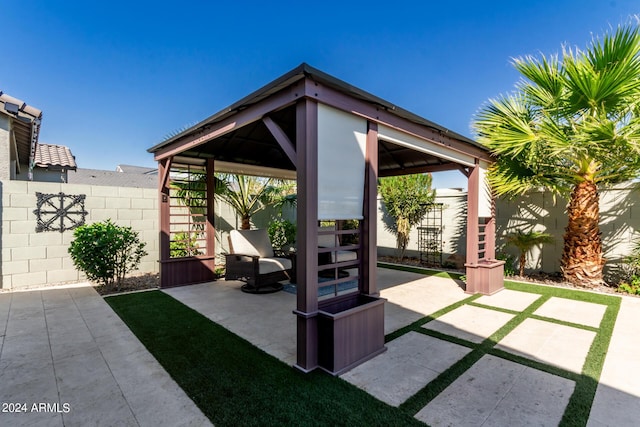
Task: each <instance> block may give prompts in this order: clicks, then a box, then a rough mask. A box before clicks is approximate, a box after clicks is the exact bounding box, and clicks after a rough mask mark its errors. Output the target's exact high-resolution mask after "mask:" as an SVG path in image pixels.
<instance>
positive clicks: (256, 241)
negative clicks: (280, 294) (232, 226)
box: [225, 229, 295, 294]
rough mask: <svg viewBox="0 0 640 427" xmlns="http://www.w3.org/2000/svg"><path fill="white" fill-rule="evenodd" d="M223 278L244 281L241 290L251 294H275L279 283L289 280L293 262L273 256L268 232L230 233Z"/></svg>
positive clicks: (277, 255) (236, 231)
mask: <svg viewBox="0 0 640 427" xmlns="http://www.w3.org/2000/svg"><path fill="white" fill-rule="evenodd" d="M229 251H230V253H229V254H227V255H226V261H227V265H226V271H225V278H226V279H227V280H240V281H243V282H246V283H245V284H244V285H242V288H241V289H242V291H243V292H248V293H253V294H265V293H270V292H277V291H279V290H281V289H282V284H281V283H278V282H280V281H281V280H287V279H291V277H292V274H291V272H292V268H293V263H294V262H295V259H293V258H292V257H286V256H285V255H284V254H281V253H278V254H276V253H275V252H274V250H273V246H272V245H271V241H270V240H269V235H268V234H267V230H265V229H259V230H231V232H230V233H229Z"/></svg>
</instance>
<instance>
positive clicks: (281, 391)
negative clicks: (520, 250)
mask: <svg viewBox="0 0 640 427" xmlns="http://www.w3.org/2000/svg"><path fill="white" fill-rule="evenodd" d="M385 267H386V265H385ZM394 268H397V269H402V270H407V271H413V272H418V273H422V274H429V275H439V276H445V277H452V278H453V277H455V278H458V277H457V276H454V275H451V274H450V273H442V272H433V271H428V270H424V269H420V268H398V267H394ZM505 288H507V289H512V290H517V291H521V292H530V293H535V294H539V295H541V297H540V298H539V299H538V300H536V301H535V302H534V303H533V304H532V305H531V306H529V307H528V308H527V309H526V310H524V311H523V312H511V313H513V314H514V315H515V317H514V318H513V319H512V320H511V321H509V322H508V323H507V324H506V325H504V326H503V327H502V328H500V329H499V330H498V331H496V332H495V333H494V334H493V335H492V336H491V337H489V338H488V339H486V340H485V341H483V342H482V343H479V344H473V343H470V342H466V341H464V340H460V339H457V338H454V337H449V336H446V335H443V334H439V333H437V332H434V331H429V330H427V329H424V328H422V325H424V324H425V323H427V322H429V321H432V320H433V319H436V318H438V317H439V316H442V315H444V314H446V313H448V312H450V311H451V310H454V309H455V308H457V307H460V306H461V305H464V304H470V305H478V304H477V303H476V302H475V300H476V299H477V298H479V296H480V295H473V296H470V297H469V298H466V299H464V300H463V301H460V302H458V303H456V304H453V305H451V306H449V307H446V308H444V309H442V310H440V311H438V312H436V313H433V314H432V315H430V316H427V317H424V318H423V319H420V320H418V321H416V322H414V323H413V324H411V325H408V326H407V327H405V328H402V329H400V330H398V331H396V332H394V333H392V334H390V335H388V336H387V337H386V340H387V342H388V341H391V340H392V339H395V338H397V337H399V336H401V335H403V334H405V333H407V332H409V331H415V332H418V333H422V334H428V335H433V336H436V337H437V338H440V339H445V340H448V341H452V342H455V343H457V344H460V345H464V346H467V347H470V348H471V349H472V351H471V352H470V353H469V354H468V355H467V356H465V357H464V358H462V359H461V360H460V361H458V362H457V363H455V364H454V365H453V366H451V367H450V368H449V369H447V370H446V371H445V372H443V373H442V374H441V375H440V376H438V377H437V378H436V379H435V380H434V381H432V382H431V383H429V384H428V385H427V386H425V387H424V388H423V389H422V390H421V391H419V392H418V393H417V394H415V395H414V396H413V397H411V398H410V399H408V400H407V401H406V402H405V403H403V404H402V405H401V406H400V407H399V408H394V407H391V406H389V405H387V404H385V403H383V402H380V401H378V400H377V399H375V398H373V397H372V396H370V395H369V394H367V393H366V392H364V391H362V390H360V389H358V388H356V387H354V386H352V385H351V384H348V383H347V382H345V381H342V380H341V379H339V378H335V377H332V376H330V375H327V374H325V373H323V372H320V371H315V372H312V373H310V374H302V373H300V372H298V371H297V370H295V369H294V368H292V367H290V366H287V365H285V364H284V363H282V362H280V361H279V360H277V359H275V358H274V357H272V356H270V355H268V354H266V353H264V352H263V351H262V350H260V349H258V348H256V347H255V346H253V345H252V344H250V343H249V342H247V341H246V340H244V339H242V338H240V337H238V336H236V335H234V334H232V333H231V332H229V331H227V330H226V329H224V328H223V327H221V326H219V325H217V324H216V323H214V322H212V321H211V320H209V319H207V318H206V317H204V316H202V315H201V314H199V313H197V312H195V311H194V310H192V309H190V308H189V307H187V306H185V305H183V304H182V303H180V302H178V301H176V300H175V299H173V298H172V297H170V296H168V295H166V294H164V293H163V292H160V291H152V292H144V293H137V294H129V295H122V296H114V297H108V298H106V301H107V302H108V303H109V305H111V307H112V308H113V309H114V310H115V311H116V313H118V314H119V315H120V317H121V318H122V319H123V320H124V321H125V323H126V324H127V325H128V326H129V327H130V328H131V330H132V331H133V332H134V334H135V335H136V336H137V337H138V338H139V339H140V341H142V343H143V344H144V345H145V346H146V347H147V349H148V350H149V351H150V352H151V353H152V354H153V355H154V356H155V357H156V359H158V361H159V362H160V364H162V366H163V367H164V368H165V369H166V370H167V372H169V374H170V375H171V376H172V377H173V378H174V379H175V380H176V382H177V383H178V384H179V385H180V386H181V387H182V389H183V390H184V391H185V392H186V393H187V395H189V396H190V397H191V398H192V399H193V401H194V402H195V403H196V404H197V405H198V407H200V409H201V410H202V411H203V412H204V413H205V414H206V415H207V416H208V417H209V419H210V420H211V421H212V422H213V423H214V424H216V425H218V426H225V425H261V426H264V425H323V426H324V425H366V426H370V425H380V426H382V425H384V426H387V425H389V426H392V425H398V426H405V425H423V424H421V423H420V422H419V421H417V420H415V419H414V418H413V415H414V414H416V413H417V412H418V411H419V410H420V409H422V408H423V407H424V406H425V405H426V404H427V403H429V402H430V401H431V400H432V399H433V398H435V397H436V396H437V395H438V394H439V393H440V392H442V391H443V390H444V389H445V388H446V387H447V386H448V385H450V384H451V383H452V382H453V381H455V380H456V379H457V378H458V377H459V376H460V375H462V374H463V373H464V372H465V371H466V370H467V369H469V368H470V367H471V366H472V365H473V364H474V363H475V362H476V361H478V360H479V359H480V358H481V357H482V356H483V355H485V354H493V355H496V356H499V357H502V358H506V359H509V360H512V361H515V362H518V363H521V364H524V365H527V366H531V367H533V368H536V369H540V370H543V371H546V372H549V373H552V374H554V375H559V376H562V377H565V378H568V379H570V380H572V381H575V383H576V387H575V391H574V393H573V395H572V396H571V399H570V401H569V405H568V407H567V410H566V411H565V414H564V418H563V420H562V424H561V425H580V426H583V425H585V424H586V422H587V420H588V417H589V412H590V409H591V405H592V403H593V398H594V395H595V391H596V387H597V384H598V380H599V378H600V373H601V371H602V366H603V363H604V358H605V356H606V352H607V348H608V346H609V341H610V339H611V333H612V331H613V326H614V324H615V319H616V317H617V313H618V310H619V307H620V298H619V297H616V296H608V295H600V294H594V293H589V292H580V291H575V290H571V289H566V288H555V287H548V286H538V285H530V284H523V283H517V282H508V281H507V282H505ZM554 296H555V297H560V298H568V299H574V300H579V301H586V302H593V303H598V304H603V305H605V306H606V307H607V309H606V312H605V314H604V318H603V320H602V322H601V324H600V327H599V328H590V327H587V326H580V325H573V324H571V325H570V326H573V327H580V328H584V329H588V330H591V331H594V332H595V333H596V337H595V339H594V341H593V344H592V346H591V349H590V351H589V354H588V356H587V359H586V362H585V365H584V368H583V371H582V373H581V374H575V373H572V372H568V371H565V370H563V369H560V368H556V367H552V366H549V365H546V364H543V363H539V362H534V361H531V360H528V359H526V358H523V357H519V356H515V355H511V354H509V353H506V352H504V351H499V350H496V349H494V346H495V345H496V344H497V343H498V341H500V340H501V339H502V338H503V337H505V336H506V335H507V334H508V333H509V332H511V331H512V330H513V329H514V328H516V327H517V326H518V325H519V324H520V323H522V321H524V320H525V319H527V318H537V319H541V320H545V321H550V322H557V323H562V324H565V323H563V322H561V321H558V320H554V319H548V318H541V317H539V316H536V315H534V314H533V312H534V311H535V310H536V309H537V308H538V307H540V306H541V305H542V304H543V303H544V302H546V301H547V300H548V299H549V298H551V297H554ZM482 307H483V308H486V309H493V310H501V311H505V310H504V309H499V308H495V307H489V306H484V305H483V306H482ZM506 311H508V312H510V311H509V310H506Z"/></svg>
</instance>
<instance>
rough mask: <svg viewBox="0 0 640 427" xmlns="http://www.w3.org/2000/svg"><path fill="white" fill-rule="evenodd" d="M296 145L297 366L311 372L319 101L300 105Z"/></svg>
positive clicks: (315, 297)
mask: <svg viewBox="0 0 640 427" xmlns="http://www.w3.org/2000/svg"><path fill="white" fill-rule="evenodd" d="M296 147H297V149H296V165H297V168H296V170H297V181H298V201H297V204H298V208H297V226H298V229H297V239H296V240H297V242H298V248H297V253H296V261H297V262H296V270H297V273H296V283H297V285H298V286H297V292H296V294H297V295H296V307H297V309H296V310H295V311H294V313H295V314H296V316H297V319H296V322H297V362H296V367H297V368H298V369H300V370H302V371H304V372H309V371H311V370H313V369H315V368H316V367H318V320H317V315H318V104H316V103H315V102H314V101H311V100H308V99H303V100H301V101H300V102H298V104H297V106H296Z"/></svg>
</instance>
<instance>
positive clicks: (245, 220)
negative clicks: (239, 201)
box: [240, 215, 251, 230]
mask: <svg viewBox="0 0 640 427" xmlns="http://www.w3.org/2000/svg"><path fill="white" fill-rule="evenodd" d="M250 228H251V217H250V216H249V215H242V224H241V225H240V229H241V230H249V229H250Z"/></svg>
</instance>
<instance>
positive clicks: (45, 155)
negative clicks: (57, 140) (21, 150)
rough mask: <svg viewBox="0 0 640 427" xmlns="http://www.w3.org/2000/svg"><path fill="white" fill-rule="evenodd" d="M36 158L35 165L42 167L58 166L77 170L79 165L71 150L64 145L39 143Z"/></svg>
mask: <svg viewBox="0 0 640 427" xmlns="http://www.w3.org/2000/svg"><path fill="white" fill-rule="evenodd" d="M34 160H35V165H36V166H39V167H41V168H47V167H58V168H62V169H72V170H75V169H76V168H77V167H78V166H77V165H76V159H75V157H74V156H73V154H71V150H69V147H65V146H64V145H51V144H38V146H37V148H36V157H35V159H34Z"/></svg>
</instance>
